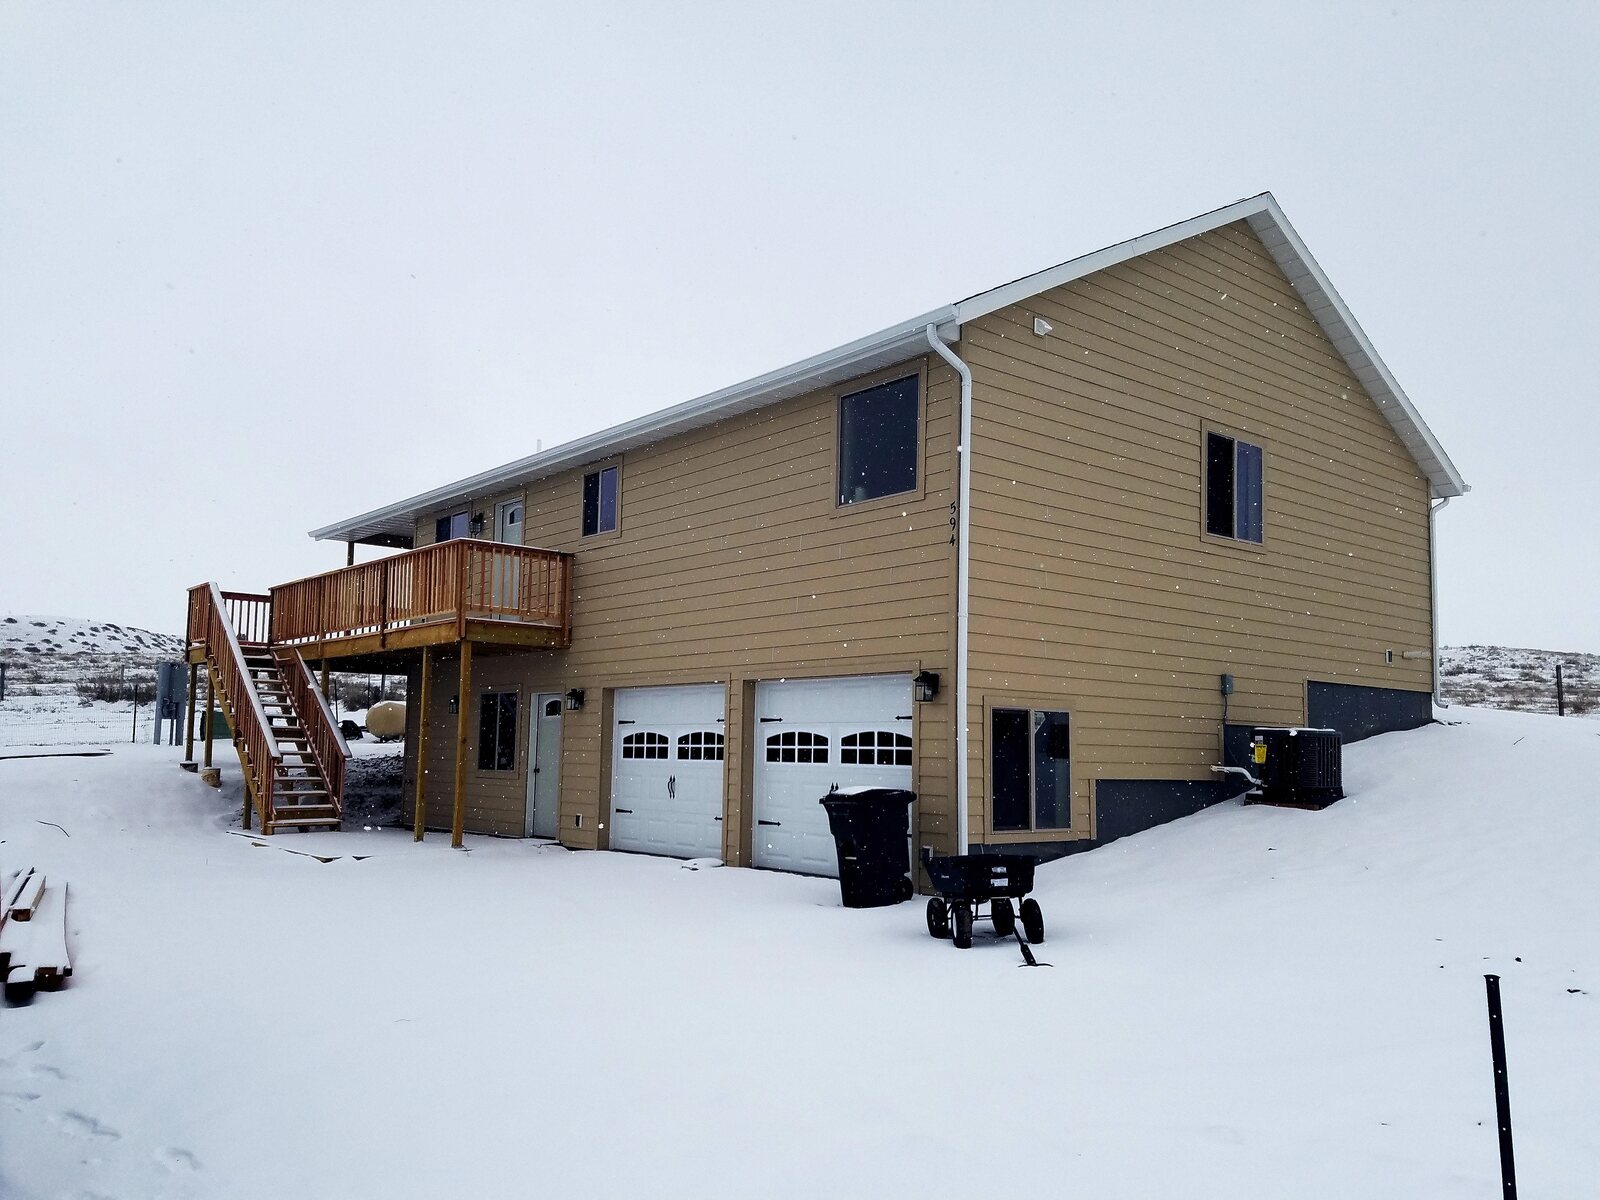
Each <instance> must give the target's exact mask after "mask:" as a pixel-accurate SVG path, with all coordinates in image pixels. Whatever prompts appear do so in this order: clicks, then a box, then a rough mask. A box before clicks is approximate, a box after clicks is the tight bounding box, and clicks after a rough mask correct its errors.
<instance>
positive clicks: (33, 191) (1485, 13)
mask: <svg viewBox="0 0 1600 1200" xmlns="http://www.w3.org/2000/svg"><path fill="white" fill-rule="evenodd" d="M575 7H579V6H572V5H561V6H555V5H551V6H548V7H541V6H534V5H530V4H526V3H514V4H513V3H508V4H504V5H496V4H487V3H481V4H478V3H462V2H454V3H450V4H436V5H431V6H423V5H404V4H397V3H389V2H385V3H377V2H373V3H367V4H339V3H319V4H316V5H306V4H281V5H280V4H261V3H255V4H225V3H217V2H216V0H193V2H192V3H187V4H172V3H165V4H163V3H153V2H151V3H141V4H137V5H134V4H114V5H113V4H104V5H81V4H63V3H17V2H15V0H12V2H10V3H7V4H5V5H4V7H3V8H0V439H3V441H0V445H3V452H0V512H3V514H4V518H5V519H4V521H3V522H0V611H6V612H39V613H50V614H60V615H68V616H84V617H94V618H101V619H107V620H114V621H119V622H124V623H131V624H137V625H144V626H148V627H152V628H156V629H163V630H169V631H177V630H179V629H181V627H182V610H183V591H184V589H185V588H186V587H187V586H188V585H189V584H191V583H195V582H199V581H201V580H205V579H216V580H218V581H219V582H221V583H222V584H223V585H224V586H233V587H240V588H249V589H265V588H266V587H267V586H268V585H270V584H272V583H275V582H282V581H284V580H287V579H291V578H295V577H297V576H300V575H303V574H308V573H310V572H312V571H316V570H321V569H325V568H327V567H330V566H336V565H342V564H343V561H344V548H343V546H342V545H335V544H325V543H322V544H319V543H314V542H311V541H310V540H309V539H307V538H306V536H305V531H306V530H308V529H310V528H312V527H313V526H316V525H321V524H323V523H326V522H328V521H332V520H335V519H337V518H340V517H344V516H349V515H351V514H353V513H355V512H358V511H363V510H365V509H368V508H371V507H374V506H376V505H378V504H380V503H386V502H389V501H392V500H397V499H400V498H402V497H404V496H407V495H410V494H412V493H414V492H417V491H421V490H423V489H425V488H429V487H432V486H435V485H437V484H441V483H444V482H446V481H448V480H451V479H454V478H457V477H460V476H463V475H466V474H469V473H472V472H475V471H478V470H481V469H484V468H486V467H490V466H493V465H496V464H498V463H500V462H503V461H507V460H509V459H512V458H516V457H520V456H522V455H524V454H526V453H529V452H531V451H532V449H533V446H534V441H535V439H542V440H543V443H544V445H545V446H546V447H548V446H551V445H553V444H555V443H558V442H561V441H565V440H567V439H570V438H572V437H575V436H578V435H580V434H584V433H587V432H591V431H593V430H595V429H598V428H601V427H603V426H605V425H609V424H612V423H615V422H617V421H620V420H625V419H627V418H630V417H633V416H637V415H639V414H641V413H644V412H648V411H651V410H653V409H657V408H660V407H663V406H665V405H668V404H672V403H676V402H678V401H681V400H684V399H688V398H690V397H692V396H695V395H698V394H700V393H702V392H706V391H709V390H712V389H713V388H716V387H720V386H722V385H725V384H728V383H731V382H734V381H737V380H739V379H742V378H745V377H747V376H750V375H754V374H757V373H760V372H762V371H765V370H768V369H770V368H772V367H775V366H779V365H781V364H783V363H785V362H788V361H791V360H793V359H796V358H799V357H802V356H805V355H808V354H811V353H813V352H816V351H818V350H822V349H825V348H827V347H829V346H832V345H835V344H838V343H840V342H843V341H847V340H850V339H852V338H854V337H857V336H859V335H861V334H863V333H866V332H868V331H870V330H873V329H876V328H878V327H881V326H883V325H886V324H889V323H891V322H893V321H896V320H899V319H902V318H904V317H907V316H910V315H912V314H914V313H917V312H921V311H924V310H926V309H928V308H930V307H933V306H935V305H937V304H940V303H943V302H945V301H948V300H952V299H956V298H959V297H961V296H965V295H967V294H970V293H972V292H975V291H979V290H982V289H984V288H987V287H989V286H992V285H994V284H996V283H999V282H1002V281H1004V280H1007V279H1010V278H1013V277H1015V276H1017V275H1021V274H1025V273H1028V272H1030V271H1033V270H1037V269H1039V268H1041V267H1044V266H1046V265H1049V264H1052V263H1056V262H1059V261H1062V260H1064V259H1067V258H1071V257H1075V256H1076V255H1078V254H1081V253H1085V252H1087V251H1090V250H1094V249H1097V248H1099V247H1100V246H1103V245H1106V244H1109V243H1112V242H1116V241H1120V240H1122V239H1124V238H1127V237H1131V236H1134V235H1136V234H1139V233H1143V232H1145V231H1147V230H1149V229H1152V228H1155V227H1157V226H1161V225H1165V224H1169V223H1171V222H1173V221H1176V220H1179V219H1182V218H1184V217H1188V216H1192V215H1194V214H1196V213H1199V212H1202V211H1204V210H1206V209H1210V208H1214V207H1216V206H1218V205H1220V204H1223V203H1226V202H1228V201H1231V200H1234V199H1237V198H1239V197H1241V196H1245V195H1250V194H1253V193H1255V192H1259V191H1263V190H1271V191H1273V192H1274V193H1275V194H1276V195H1277V197H1278V199H1279V201H1280V202H1281V203H1282V204H1283V206H1284V208H1285V211H1286V212H1287V213H1288V216H1289V218H1290V220H1291V221H1293V222H1294V223H1295V226H1296V228H1298V229H1299V231H1300V233H1301V234H1302V236H1303V237H1304V238H1305V239H1306V241H1307V243H1308V245H1309V246H1310V247H1311V250H1312V252H1313V253H1314V254H1315V255H1316V256H1317V258H1318V260H1319V261H1320V262H1321V264H1322V266H1323V267H1324V269H1325V270H1326V271H1327V272H1328V274H1329V275H1330V277H1331V278H1332V279H1333V281H1334V283H1335V285H1336V286H1337V287H1338V288H1339V289H1340V291H1341V293H1342V294H1343V296H1344V297H1345V299H1346V300H1347V301H1348V302H1349V304H1350V306H1351V308H1352V309H1353V311H1354V312H1355V314H1356V316H1357V318H1358V319H1359V320H1360V321H1361V322H1362V324H1363V326H1364V327H1365V328H1366V330H1367V332H1368V334H1369V335H1370V336H1371V337H1372V339H1373V341H1374V342H1375V343H1376V345H1377V346H1378V348H1379V350H1380V352H1381V353H1382V354H1383V356H1384V358H1385V360H1386V361H1387V362H1388V364H1389V365H1390V367H1391V368H1392V369H1393V370H1394V372H1395V374H1396V375H1397V377H1398V378H1399V380H1400V382H1401V384H1402V385H1403V386H1404V387H1405V388H1406V390H1407V392H1408V393H1409V394H1410V396H1411V397H1412V399H1413V400H1414V401H1415V402H1416V403H1417V405H1418V406H1419V408H1420V409H1421V410H1422V413H1423V415H1424V417H1425V418H1426V419H1427V420H1428V422H1429V424H1430V425H1431V426H1432V428H1433V430H1434V432H1435V433H1436V434H1438V436H1439V437H1440V439H1441V440H1442V441H1443V443H1444V445H1445V447H1446V449H1447V450H1448V451H1449V452H1450V454H1451V455H1452V457H1453V458H1454V460H1455V462H1456V464H1457V465H1458V466H1459V467H1460V469H1461V470H1462V472H1463V473H1464V474H1465V475H1466V477H1467V479H1468V480H1469V482H1471V483H1472V485H1473V489H1474V490H1473V491H1472V493H1471V494H1470V495H1469V496H1467V497H1466V498H1464V499H1462V500H1458V501H1456V502H1455V503H1453V504H1452V505H1451V506H1450V509H1449V511H1448V512H1447V513H1445V514H1443V515H1442V516H1441V517H1440V535H1441V547H1440V556H1439V562H1440V568H1439V569H1440V577H1441V588H1440V606H1441V613H1440V616H1441V622H1440V623H1441V633H1442V635H1443V638H1444V640H1445V641H1447V642H1462V641H1489V642H1499V643H1505V644H1512V645H1523V646H1540V647H1549V648H1560V649H1577V650H1590V651H1600V565H1597V560H1600V536H1597V533H1596V528H1597V526H1596V517H1597V514H1600V405H1597V404H1596V399H1597V391H1600V388H1597V384H1596V378H1597V374H1596V372H1597V370H1600V367H1597V362H1596V354H1595V346H1596V340H1597V339H1596V330H1597V329H1600V290H1597V289H1596V287H1595V286H1594V281H1595V279H1596V278H1597V277H1600V249H1597V247H1600V242H1597V240H1596V237H1595V234H1594V221H1595V214H1596V211H1597V197H1596V187H1595V185H1596V182H1597V161H1596V156H1597V149H1596V148H1597V144H1600V135H1597V131H1600V85H1597V82H1596V80H1597V77H1600V75H1597V70H1596V66H1595V64H1596V63H1597V62H1600V5H1596V4H1593V3H1589V2H1587V0H1585V2H1582V3H1571V4H1528V3H1518V4H1509V3H1508V4H1466V3H1448V4H1420V5H1419V4H1411V3H1390V4H1381V5H1315V6H1313V5H1309V4H1308V5H1303V6H1301V5H1294V4H1283V3H1281V2H1275V3H1263V4H1235V5H1226V4H1205V5H1196V4H1192V3H1188V2H1183V3H1171V4H1164V5H1163V4H1145V5H1133V4H1116V5H1112V4H1109V3H1100V4H1094V5H1077V4H1068V3H1056V4H1028V3H1020V2H1011V3H1006V4H979V3H968V4H952V3H921V4H880V3H871V2H869V0H854V2H852V3H848V4H838V5H821V4H787V5H783V6H773V7H770V8H769V7H768V6H764V5H752V4H748V3H735V4H726V5H722V4H708V3H693V2H685V3H675V4H670V5H667V4H639V5H630V4H626V3H606V4H603V5H595V6H592V8H590V9H589V11H586V12H574V11H571V10H572V9H574V8H575Z"/></svg>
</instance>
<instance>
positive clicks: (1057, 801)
mask: <svg viewBox="0 0 1600 1200" xmlns="http://www.w3.org/2000/svg"><path fill="white" fill-rule="evenodd" d="M989 741H990V764H989V782H990V793H991V794H990V809H991V818H990V819H991V822H992V823H993V826H994V829H995V831H996V832H1001V833H1004V832H1029V831H1032V830H1040V829H1070V828H1071V827H1072V734H1071V719H1070V717H1069V716H1068V714H1067V713H1065V712H1059V711H1051V710H1045V709H1028V708H996V709H994V710H993V711H992V713H991V714H990V721H989Z"/></svg>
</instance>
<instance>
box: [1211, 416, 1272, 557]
mask: <svg viewBox="0 0 1600 1200" xmlns="http://www.w3.org/2000/svg"><path fill="white" fill-rule="evenodd" d="M1261 486H1262V456H1261V447H1260V446H1253V445H1251V444H1250V443H1249V442H1241V441H1240V440H1239V439H1238V438H1231V437H1227V436H1226V435H1224V434H1220V433H1208V434H1206V532H1207V533H1209V534H1212V535H1214V536H1216V537H1225V538H1234V539H1235V540H1237V541H1241V542H1256V543H1260V541H1261Z"/></svg>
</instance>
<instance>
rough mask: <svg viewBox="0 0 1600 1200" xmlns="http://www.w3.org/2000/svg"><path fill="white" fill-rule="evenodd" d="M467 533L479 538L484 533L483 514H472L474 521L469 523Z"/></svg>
mask: <svg viewBox="0 0 1600 1200" xmlns="http://www.w3.org/2000/svg"><path fill="white" fill-rule="evenodd" d="M467 532H468V533H470V534H471V535H472V536H473V537H478V536H480V535H481V534H482V533H483V514H482V513H473V514H472V520H470V521H468V522H467Z"/></svg>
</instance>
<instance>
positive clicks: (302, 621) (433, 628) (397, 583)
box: [189, 538, 572, 662]
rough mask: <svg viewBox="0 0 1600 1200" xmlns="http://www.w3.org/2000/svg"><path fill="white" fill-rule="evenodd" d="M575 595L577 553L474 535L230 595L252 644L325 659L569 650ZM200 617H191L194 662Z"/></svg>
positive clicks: (245, 636) (229, 602)
mask: <svg viewBox="0 0 1600 1200" xmlns="http://www.w3.org/2000/svg"><path fill="white" fill-rule="evenodd" d="M571 594H572V556H571V555H570V554H561V553H558V552H556V551H554V550H540V549H537V548H534V547H529V546H506V545H501V544H499V543H497V542H484V541H478V540H475V539H470V538H462V539H457V540H455V541H449V542H441V543H439V544H438V545H434V546H425V547H423V548H422V549H420V550H410V551H407V552H405V553H403V554H395V555H392V556H390V557H387V558H380V559H375V560H373V561H372V562H368V563H361V564H359V565H357V566H352V567H343V568H341V569H339V570H336V571H328V572H325V573H323V574H321V575H312V576H309V577H307V578H305V579H297V580H295V581H294V582H292V583H284V584H279V585H278V586H277V587H274V588H273V589H272V590H271V594H270V595H268V596H266V597H259V596H251V595H249V594H246V593H238V592H223V593H221V595H222V597H223V599H224V601H225V603H226V604H227V605H228V608H229V613H230V615H231V616H232V618H233V620H234V624H235V626H236V627H237V628H238V629H239V631H240V638H241V640H242V641H246V642H261V643H266V644H269V645H272V646H274V647H277V646H284V647H292V648H293V649H295V650H297V651H298V652H299V653H300V654H301V655H302V656H304V657H305V658H307V659H309V660H312V661H322V662H326V661H328V660H330V659H333V660H337V659H349V658H373V657H375V656H380V655H389V654H400V655H404V654H405V652H408V651H416V650H420V649H421V648H422V647H424V646H439V645H446V644H451V643H458V642H473V643H475V644H477V645H479V646H480V647H483V648H485V649H488V648H492V647H505V648H508V649H513V648H530V649H531V648H538V647H551V648H558V647H563V646H566V645H567V644H568V643H569V642H570V641H571V638H572V604H571ZM195 620H196V614H194V613H193V612H191V619H190V625H191V628H190V631H189V644H190V657H191V660H194V658H195V651H196V642H197V637H196V634H197V632H198V631H197V630H196V629H195V628H193V626H194V623H195ZM247 631H248V632H247Z"/></svg>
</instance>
